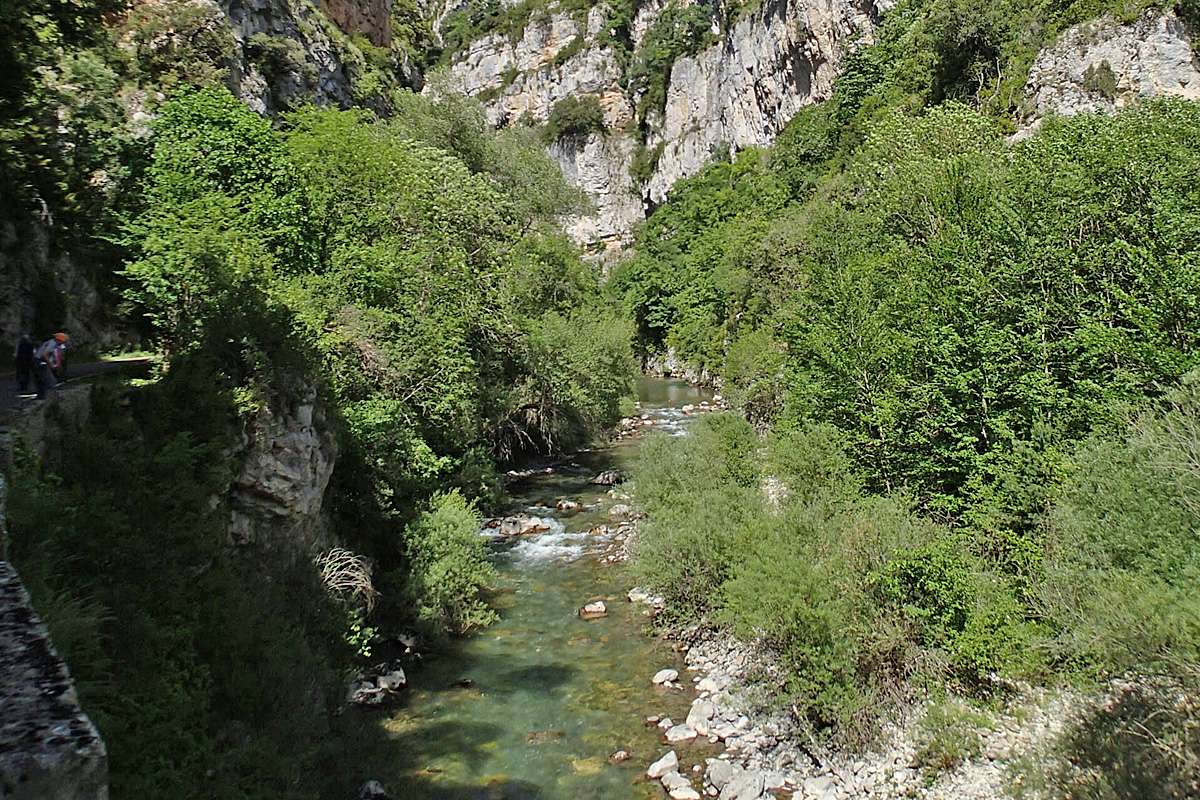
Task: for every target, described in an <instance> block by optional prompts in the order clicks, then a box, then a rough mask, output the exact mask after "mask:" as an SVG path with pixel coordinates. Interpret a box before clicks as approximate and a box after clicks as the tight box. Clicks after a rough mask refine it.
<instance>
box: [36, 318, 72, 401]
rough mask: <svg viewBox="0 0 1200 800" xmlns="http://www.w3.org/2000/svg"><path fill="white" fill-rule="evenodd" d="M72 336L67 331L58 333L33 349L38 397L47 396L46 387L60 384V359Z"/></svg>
mask: <svg viewBox="0 0 1200 800" xmlns="http://www.w3.org/2000/svg"><path fill="white" fill-rule="evenodd" d="M69 340H70V337H69V336H67V335H66V334H65V333H56V334H54V335H53V336H51V337H50V338H49V339H47V340H46V341H44V342H42V343H41V344H40V345H38V348H37V349H36V350H34V351H33V360H34V368H33V379H34V382H35V383H36V384H37V396H38V399H41V398H44V397H45V396H46V389H47V388H48V387H49V388H54V387H56V386H58V382H59V381H58V369H59V365H60V363H61V362H60V359H61V358H62V354H63V352H64V351H65V349H66V346H67V342H68V341H69Z"/></svg>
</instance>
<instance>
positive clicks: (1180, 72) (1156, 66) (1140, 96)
mask: <svg viewBox="0 0 1200 800" xmlns="http://www.w3.org/2000/svg"><path fill="white" fill-rule="evenodd" d="M1193 36H1194V34H1193V32H1192V31H1190V30H1189V29H1188V26H1187V25H1186V24H1185V23H1184V22H1183V21H1182V20H1180V19H1179V17H1177V16H1176V15H1175V13H1174V12H1172V11H1161V10H1152V11H1148V12H1146V13H1145V14H1143V15H1142V16H1141V17H1139V18H1138V19H1137V20H1135V21H1134V22H1131V23H1128V24H1121V23H1118V22H1117V21H1115V20H1113V19H1111V18H1103V19H1099V20H1095V21H1093V22H1087V23H1084V24H1082V25H1076V26H1075V27H1073V28H1070V29H1068V30H1067V31H1065V32H1064V33H1063V34H1062V35H1061V36H1060V37H1059V38H1058V41H1057V42H1055V43H1054V45H1053V46H1051V47H1048V48H1046V49H1045V50H1043V51H1042V52H1041V53H1040V54H1039V55H1038V57H1037V59H1036V60H1035V61H1034V63H1033V66H1032V67H1031V68H1030V70H1029V80H1028V81H1027V83H1026V87H1025V93H1026V103H1025V108H1024V111H1023V113H1022V116H1021V135H1028V134H1029V133H1030V132H1032V131H1033V130H1035V129H1036V128H1037V126H1038V125H1040V124H1041V122H1042V121H1043V120H1044V119H1045V118H1046V117H1048V116H1050V115H1059V116H1073V115H1075V114H1082V113H1087V112H1097V111H1100V112H1109V111H1114V110H1117V109H1120V108H1124V107H1126V106H1129V105H1133V104H1136V103H1138V102H1141V101H1142V100H1145V99H1148V98H1152V97H1163V96H1178V97H1185V98H1188V99H1190V100H1200V59H1197V57H1196V53H1195V50H1194V49H1193V45H1192V42H1193Z"/></svg>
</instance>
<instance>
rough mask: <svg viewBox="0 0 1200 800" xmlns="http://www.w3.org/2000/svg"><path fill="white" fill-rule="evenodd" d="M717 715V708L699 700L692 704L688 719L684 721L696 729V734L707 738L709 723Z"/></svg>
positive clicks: (706, 701)
mask: <svg viewBox="0 0 1200 800" xmlns="http://www.w3.org/2000/svg"><path fill="white" fill-rule="evenodd" d="M715 713H717V710H716V708H715V707H714V706H713V704H712V703H710V702H709V701H708V700H697V701H696V702H694V703H692V708H691V710H690V711H688V715H687V719H686V720H684V721H685V722H686V723H687V724H688V725H691V726H692V727H693V728H695V729H696V733H699V734H700V735H701V736H707V735H708V723H709V721H710V720H712V718H713V715H714V714H715Z"/></svg>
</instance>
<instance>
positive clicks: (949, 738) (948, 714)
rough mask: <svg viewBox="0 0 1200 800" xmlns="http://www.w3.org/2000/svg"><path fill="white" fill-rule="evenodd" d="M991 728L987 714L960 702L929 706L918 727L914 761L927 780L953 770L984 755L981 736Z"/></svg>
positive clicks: (948, 700) (943, 702) (952, 701)
mask: <svg viewBox="0 0 1200 800" xmlns="http://www.w3.org/2000/svg"><path fill="white" fill-rule="evenodd" d="M991 727H992V721H991V719H990V718H989V717H988V715H987V714H984V713H983V712H981V711H978V710H976V709H974V708H971V707H970V706H968V705H966V704H965V703H963V702H961V701H956V700H950V699H946V700H943V701H941V702H937V703H931V704H930V705H929V706H928V707H926V709H925V714H924V716H922V717H921V721H920V723H919V725H918V739H917V742H918V744H917V752H916V754H915V755H914V756H913V761H914V762H915V763H916V765H917V766H919V767H922V768H923V769H924V771H925V775H926V778H927V779H932V778H935V777H936V776H937V775H938V774H939V773H941V772H945V771H946V770H950V769H953V768H954V767H957V766H958V765H959V764H961V763H963V762H964V761H969V760H970V759H972V758H976V757H978V756H979V755H980V754H981V753H982V752H983V735H982V732H983V731H984V730H986V729H988V728H991Z"/></svg>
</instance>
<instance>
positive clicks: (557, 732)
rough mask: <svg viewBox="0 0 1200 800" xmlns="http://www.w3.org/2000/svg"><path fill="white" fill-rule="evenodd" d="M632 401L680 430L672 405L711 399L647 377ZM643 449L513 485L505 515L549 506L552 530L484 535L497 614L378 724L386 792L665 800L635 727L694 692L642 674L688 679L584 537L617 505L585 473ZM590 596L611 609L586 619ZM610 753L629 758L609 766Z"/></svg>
mask: <svg viewBox="0 0 1200 800" xmlns="http://www.w3.org/2000/svg"><path fill="white" fill-rule="evenodd" d="M639 394H640V397H641V403H642V409H641V413H642V414H646V415H649V416H650V417H651V419H652V420H653V421H654V425H653V426H652V429H653V430H657V431H663V432H665V433H667V434H675V435H680V434H682V432H683V426H684V425H685V424H686V420H687V418H686V417H685V416H684V415H683V414H682V412H681V411H680V410H679V409H680V407H681V406H683V405H684V404H686V403H699V402H700V401H701V400H703V399H707V397H706V396H704V395H702V393H701V392H700V391H699V390H696V389H693V388H692V387H689V386H688V385H687V384H685V383H682V382H677V381H662V380H652V379H644V380H642V381H641V382H640V384H639ZM640 441H641V439H640V438H630V439H626V440H623V441H621V442H618V443H617V444H614V445H612V446H610V447H605V448H603V449H597V450H594V451H590V452H585V453H579V454H576V455H575V456H573V457H572V458H571V459H570V460H569V461H567V462H563V463H562V464H560V465H559V466H558V467H557V468H556V469H555V470H554V472H552V473H550V474H539V475H535V476H533V477H531V478H527V479H524V480H521V481H520V482H518V483H514V484H513V485H511V486H510V493H511V494H512V496H513V499H514V503H513V507H512V509H511V511H512V512H514V513H522V512H527V513H532V514H536V515H538V516H548V515H550V514H552V513H553V514H554V515H555V520H556V524H555V526H554V528H553V529H552V530H550V531H548V532H546V533H542V534H538V535H534V536H526V537H517V538H511V539H507V540H494V541H492V542H491V544H490V545H489V546H490V547H491V550H492V554H493V558H494V561H495V563H496V566H497V568H498V570H499V573H500V594H499V596H498V597H497V605H498V606H499V608H500V613H501V619H500V621H499V622H498V623H497V624H495V625H493V626H492V627H490V628H488V629H486V630H484V631H482V632H481V633H479V634H477V635H475V636H473V637H470V638H468V639H465V640H463V641H462V642H460V643H459V644H458V645H456V647H455V649H453V650H452V651H449V652H444V653H440V654H438V655H433V656H426V657H425V658H424V659H423V660H422V662H421V663H420V664H419V665H417V666H415V667H414V668H413V669H412V670H411V671H410V675H409V678H410V688H409V691H408V693H407V697H406V698H405V703H404V706H403V707H402V708H401V709H400V710H398V711H396V712H393V714H392V715H391V717H390V718H389V719H388V720H386V722H385V723H384V725H385V728H386V729H387V731H388V733H389V734H390V735H391V736H394V737H395V738H396V740H397V741H398V742H399V743H401V744H402V746H403V748H404V750H405V752H404V754H403V757H402V762H403V771H402V772H401V773H400V774H396V775H395V777H394V782H393V783H392V784H391V789H392V791H393V793H394V794H395V795H397V796H399V797H401V798H405V800H408V798H424V797H439V798H452V797H453V798H459V797H464V798H506V800H507V799H511V800H518V799H524V798H545V799H546V800H560V799H561V800H582V799H584V798H613V799H614V800H619V799H620V798H643V797H645V798H651V797H663V793H662V789H661V788H660V787H659V786H658V784H657V783H656V782H649V781H647V780H645V779H644V777H643V775H644V773H645V769H646V766H647V765H648V764H649V763H650V762H651V761H653V760H655V759H657V758H658V757H659V756H661V755H662V754H663V753H664V752H666V750H667V749H669V748H668V747H667V746H665V745H663V744H661V731H660V730H658V729H657V728H655V727H652V726H647V725H646V724H645V723H644V719H645V717H646V716H647V715H649V714H660V715H666V716H670V717H672V718H673V719H675V720H676V721H682V720H683V718H684V717H685V716H686V715H687V710H688V707H689V705H690V702H691V699H692V693H691V691H690V690H689V691H681V690H678V689H674V690H673V689H664V688H661V687H656V686H653V685H652V684H651V681H650V678H651V676H652V675H653V674H654V673H655V672H656V671H657V670H659V669H661V668H663V667H675V668H677V669H679V670H680V675H681V680H683V681H684V683H685V684H688V683H690V680H689V676H688V674H687V673H686V672H684V671H683V667H682V661H681V659H680V658H679V657H678V655H677V654H675V653H674V652H673V651H672V649H671V648H670V646H669V645H668V644H667V643H665V642H663V641H661V640H658V639H655V638H653V637H652V636H650V635H648V631H647V627H648V622H649V621H648V618H647V617H646V616H644V614H643V612H644V607H643V606H640V605H635V604H633V603H630V602H629V601H628V599H627V597H626V593H627V592H628V590H629V588H630V587H631V586H632V585H633V581H632V578H631V577H630V576H629V575H628V571H627V568H626V567H625V566H623V565H621V564H608V563H603V562H602V560H601V554H602V553H604V552H606V551H607V550H609V549H610V548H611V546H612V543H611V542H605V541H604V540H603V539H602V538H600V537H595V536H592V535H590V534H588V533H587V532H588V530H589V529H590V528H592V527H593V526H595V525H598V524H601V523H607V522H610V520H609V515H608V509H609V507H610V506H612V505H613V504H614V503H616V502H621V501H619V500H614V499H613V498H612V497H610V496H609V495H608V494H607V491H608V487H604V486H595V485H592V484H591V483H590V479H591V478H592V477H593V476H595V475H596V474H597V473H599V472H601V471H602V470H605V469H610V468H617V469H626V468H627V467H628V466H629V464H630V462H631V461H632V459H633V458H634V457H635V455H636V452H637V448H638V447H639V444H640ZM617 491H620V487H618V488H617ZM559 498H568V499H571V500H575V501H578V502H581V503H583V504H584V505H585V506H586V505H589V504H592V503H598V504H599V505H598V506H597V507H596V508H593V509H590V510H584V511H582V512H580V513H575V514H571V515H566V514H560V513H558V512H551V511H549V510H547V509H546V508H542V507H539V506H540V504H545V505H549V506H551V507H553V505H554V503H555V501H556V500H557V499H559ZM614 527H615V526H614ZM596 598H603V599H604V600H605V601H606V602H607V604H608V609H609V615H608V616H607V617H606V618H603V619H599V620H592V621H584V620H581V619H580V618H579V617H578V616H577V614H576V612H577V610H578V609H579V607H580V606H582V605H583V604H584V603H585V602H587V601H589V600H592V599H596ZM706 747H707V744H700V745H697V746H695V747H693V748H691V749H687V748H675V749H676V750H677V752H679V753H680V756H681V762H682V763H681V769H687V768H688V766H685V765H690V764H692V763H702V760H701V758H700V757H701V756H702V755H704V754H705V752H706V751H705V749H704V748H706ZM618 750H625V751H627V752H629V753H630V755H631V757H630V758H629V760H627V761H625V762H624V763H620V764H611V763H609V759H608V757H609V756H610V755H611V754H612V753H614V752H616V751H618ZM685 753H687V754H688V755H686V756H685ZM689 756H690V758H691V760H688V757H689Z"/></svg>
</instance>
